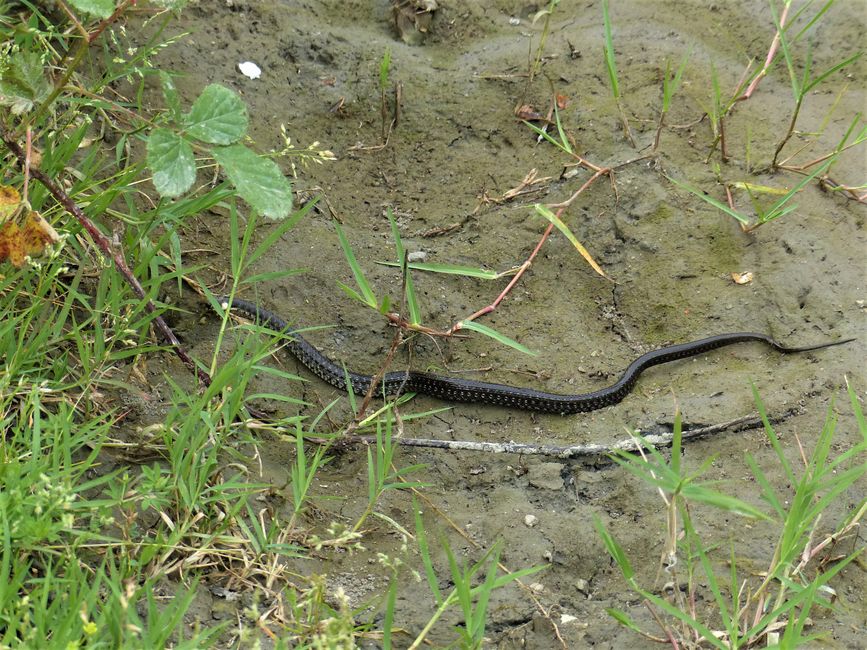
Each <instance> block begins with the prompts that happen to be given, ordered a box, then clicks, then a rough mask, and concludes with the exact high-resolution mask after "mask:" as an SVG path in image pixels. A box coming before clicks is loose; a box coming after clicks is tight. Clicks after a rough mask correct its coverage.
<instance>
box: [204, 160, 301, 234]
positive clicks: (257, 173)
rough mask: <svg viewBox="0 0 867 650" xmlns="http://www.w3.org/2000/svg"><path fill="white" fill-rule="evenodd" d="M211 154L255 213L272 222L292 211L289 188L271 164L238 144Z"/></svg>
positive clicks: (276, 167)
mask: <svg viewBox="0 0 867 650" xmlns="http://www.w3.org/2000/svg"><path fill="white" fill-rule="evenodd" d="M213 154H214V158H215V159H216V161H217V163H219V165H220V166H221V167H222V168H223V169H224V170H225V172H226V175H227V176H228V177H229V180H230V181H231V182H232V184H233V185H234V186H235V188H236V189H237V190H238V194H240V195H241V198H242V199H244V200H245V201H246V202H247V203H249V204H250V206H251V207H252V208H253V209H254V210H256V211H257V212H259V213H260V214H263V215H265V216H266V217H270V218H272V219H283V218H285V217H286V216H287V215H288V214H289V213H290V212H291V211H292V186H291V185H290V184H289V180H288V179H287V178H286V177H285V176H284V175H283V173H282V172H281V171H280V168H279V167H278V166H277V164H276V163H275V162H274V161H273V160H270V159H268V158H263V157H261V156H257V155H256V154H255V153H253V152H252V151H251V150H250V149H248V148H247V147H245V146H244V145H240V144H234V145H231V146H228V147H217V148H216V149H214V151H213Z"/></svg>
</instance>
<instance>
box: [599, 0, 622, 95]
mask: <svg viewBox="0 0 867 650" xmlns="http://www.w3.org/2000/svg"><path fill="white" fill-rule="evenodd" d="M602 21H603V23H604V26H605V43H604V45H603V51H604V53H605V68H606V70H607V71H608V81H609V82H611V92H612V94H613V95H614V99H616V100H619V99H620V84H619V83H618V81H617V63H616V62H615V60H614V40H613V39H612V38H611V19H610V18H609V16H608V0H602Z"/></svg>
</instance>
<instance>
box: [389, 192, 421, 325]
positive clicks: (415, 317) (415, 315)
mask: <svg viewBox="0 0 867 650" xmlns="http://www.w3.org/2000/svg"><path fill="white" fill-rule="evenodd" d="M386 216H387V217H388V223H389V224H390V225H391V234H392V237H394V247H395V249H396V251H397V261H398V263H399V264H400V265H401V271H402V273H403V277H404V286H405V291H406V309H407V311H408V312H409V322H410V323H411V324H412V325H418V324H419V323H421V310H420V309H419V306H418V296H417V295H416V293H415V285H414V284H413V281H412V274H411V273H410V272H409V268H408V267H409V265H408V262H407V255H406V249H405V248H404V247H403V241H401V239H400V229H399V228H398V227H397V222H396V221H395V220H394V214H392V211H391V208H389V209H388V211H387V212H386Z"/></svg>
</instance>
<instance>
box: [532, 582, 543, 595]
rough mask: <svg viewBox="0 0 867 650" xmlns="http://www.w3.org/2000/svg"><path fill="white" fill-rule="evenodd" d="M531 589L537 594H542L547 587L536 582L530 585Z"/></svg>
mask: <svg viewBox="0 0 867 650" xmlns="http://www.w3.org/2000/svg"><path fill="white" fill-rule="evenodd" d="M530 589H532V590H533V591H535V592H536V593H537V594H541V593H542V592H543V591H545V585H543V584H542V583H541V582H534V583H532V584H531V585H530Z"/></svg>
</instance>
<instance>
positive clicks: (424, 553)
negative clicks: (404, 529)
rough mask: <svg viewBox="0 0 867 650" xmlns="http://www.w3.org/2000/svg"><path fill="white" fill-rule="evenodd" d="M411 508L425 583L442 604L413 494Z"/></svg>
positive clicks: (441, 596) (435, 598) (438, 603)
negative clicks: (413, 514)
mask: <svg viewBox="0 0 867 650" xmlns="http://www.w3.org/2000/svg"><path fill="white" fill-rule="evenodd" d="M412 510H413V512H414V513H415V536H416V540H417V543H418V551H419V553H420V554H421V561H422V564H423V565H424V573H425V576H426V577H427V584H428V587H430V590H431V593H432V594H433V596H434V600H435V602H436V603H437V605H440V604H442V602H443V595H442V592H441V591H440V588H439V580H437V575H436V572H435V571H434V568H433V561H432V560H431V555H430V547H429V546H428V542H427V534H426V533H425V530H424V521H422V518H421V508H420V507H419V505H418V500H417V499H416V497H415V496H413V497H412Z"/></svg>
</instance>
